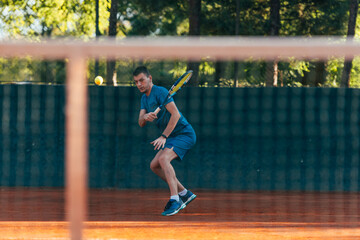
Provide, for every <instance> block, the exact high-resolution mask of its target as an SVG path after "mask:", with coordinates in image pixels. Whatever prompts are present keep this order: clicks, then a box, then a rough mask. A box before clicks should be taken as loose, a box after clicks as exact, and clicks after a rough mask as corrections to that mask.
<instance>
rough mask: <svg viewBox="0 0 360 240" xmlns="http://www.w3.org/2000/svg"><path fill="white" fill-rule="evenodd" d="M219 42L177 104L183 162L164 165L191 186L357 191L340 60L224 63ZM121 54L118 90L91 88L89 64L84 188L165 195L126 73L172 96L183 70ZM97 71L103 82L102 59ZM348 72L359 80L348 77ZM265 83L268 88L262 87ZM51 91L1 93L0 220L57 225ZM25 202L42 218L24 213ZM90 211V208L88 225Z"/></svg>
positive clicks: (13, 87)
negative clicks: (187, 130)
mask: <svg viewBox="0 0 360 240" xmlns="http://www.w3.org/2000/svg"><path fill="white" fill-rule="evenodd" d="M59 44H61V43H59ZM221 44H222V43H221V40H220V42H219V43H218V46H213V47H212V49H216V48H218V50H219V49H220V51H216V52H217V54H218V58H219V59H218V60H214V59H212V58H211V59H207V58H206V56H205V60H204V59H202V60H201V61H200V62H199V65H198V66H199V74H198V79H197V84H198V85H196V86H195V85H194V84H192V85H191V84H190V86H187V87H185V88H183V89H182V90H181V91H180V92H179V93H178V94H177V95H176V96H175V102H176V104H177V106H178V108H179V110H180V111H181V112H182V113H183V114H184V116H185V117H186V118H187V119H188V120H189V122H190V123H191V124H192V126H193V127H194V129H195V131H196V133H197V144H196V145H195V147H194V148H193V149H192V150H191V151H190V152H189V153H188V155H187V156H186V158H185V159H184V161H183V162H182V163H179V162H174V163H173V164H174V167H175V169H176V172H177V176H178V178H179V180H180V181H181V182H182V183H183V184H184V185H186V186H189V187H190V188H193V189H213V190H230V191H255V190H256V191H259V190H260V191H268V190H270V191H310V192H314V191H315V192H328V191H335V192H347V191H355V192H357V191H359V181H360V178H359V153H358V149H359V147H360V146H359V145H360V135H359V132H360V131H359V126H360V125H359V123H360V122H359V121H360V118H359V112H360V104H359V99H360V98H359V97H360V91H359V89H357V88H338V86H339V84H340V79H341V76H340V75H341V74H340V73H339V72H341V70H342V64H343V61H344V59H343V58H340V57H339V56H337V57H338V58H332V57H331V58H328V59H326V58H319V54H318V53H317V48H316V47H313V48H312V51H313V56H312V55H311V54H309V53H307V56H306V59H303V58H301V59H297V58H296V57H291V58H281V60H276V61H275V60H271V59H270V58H269V56H265V57H264V59H265V60H258V59H251V58H250V59H249V58H246V59H245V58H244V59H243V58H241V57H239V59H233V60H228V59H227V57H228V56H227V55H224V56H223V59H222V58H221V57H219V56H220V55H221V49H222V48H223V47H222V46H221ZM81 46H82V45H81V44H79V45H78V47H81ZM309 46H311V43H310V44H309ZM314 46H317V44H315V45H314ZM271 49H272V47H271V46H268V50H269V51H270V50H271ZM353 50H354V52H356V51H358V47H357V46H353ZM263 51H264V53H266V52H267V49H266V48H265V49H264V50H263ZM321 51H322V52H323V51H324V50H323V49H322V50H321ZM328 51H329V52H331V51H332V46H329V47H328ZM350 51H351V49H350V50H349V49H347V52H350ZM95 52H97V53H96V54H97V55H98V56H100V55H101V53H102V52H103V51H102V50H101V49H98V51H96V50H95ZM270 52H271V51H270ZM272 52H274V51H272ZM96 54H94V55H96ZM224 54H225V53H224ZM241 54H242V53H240V52H239V55H241ZM272 54H274V53H272ZM289 54H290V53H289ZM120 55H121V54H120V53H119V59H116V58H115V59H116V76H117V83H118V86H96V85H94V84H93V79H94V77H95V75H94V73H93V72H92V70H93V68H92V67H93V65H94V61H95V60H94V59H93V58H89V61H88V71H89V73H88V81H87V83H88V85H89V87H88V122H89V132H88V136H89V160H88V185H89V188H90V189H115V190H116V189H166V188H167V186H166V184H165V183H164V182H162V181H161V180H160V179H159V178H158V177H156V176H155V175H154V174H153V173H152V172H151V170H150V169H149V163H150V161H151V159H152V158H153V156H154V155H155V152H154V151H153V147H152V146H151V145H150V144H149V142H150V141H151V140H153V139H155V138H156V137H157V136H158V135H159V132H158V131H157V130H156V129H155V126H152V125H150V126H146V127H145V128H140V127H139V126H138V123H137V118H138V114H139V109H140V97H141V95H140V93H139V92H138V90H137V89H136V87H135V86H134V85H133V82H132V75H131V73H132V70H133V69H134V68H135V67H136V66H137V65H143V64H144V65H147V66H148V67H149V69H150V71H151V73H152V75H153V81H154V83H155V84H156V85H161V86H165V87H169V86H170V85H171V84H172V82H173V80H174V79H175V78H176V77H177V76H178V75H180V73H182V71H185V70H186V66H187V63H188V62H187V61H185V60H178V59H175V60H157V59H155V58H154V59H152V58H145V59H141V60H139V59H138V58H128V59H126V60H124V59H122V57H120ZM144 55H146V52H144ZM290 55H291V54H290ZM103 57H106V56H103ZM111 57H112V58H113V57H114V56H111ZM168 57H169V58H172V57H171V56H168V55H167V56H164V57H163V58H168ZM276 57H277V56H276V55H275V54H274V56H273V58H274V59H277V58H276ZM257 58H259V56H257ZM354 61H358V60H357V59H356V58H355V60H354ZM274 62H276V63H277V67H278V70H279V71H277V72H276V74H277V75H276V76H277V78H276V79H277V82H276V84H274V76H275V75H274V74H275V72H274ZM100 66H102V67H103V68H102V69H103V70H102V72H100V74H101V73H102V74H105V70H104V68H105V62H104V60H103V62H101V61H100ZM355 66H356V64H355ZM352 74H353V75H352V76H353V79H354V78H356V76H357V75H358V72H357V69H356V68H355V69H354V71H353V73H352ZM267 82H270V84H268V85H272V86H274V85H276V86H277V87H265V86H266V85H267ZM56 83H57V82H53V84H34V83H31V82H30V83H27V84H25V85H22V84H2V85H0V96H1V103H0V117H1V119H2V121H1V122H0V124H1V134H0V143H1V144H0V156H1V162H0V168H1V178H0V180H1V191H2V192H1V197H0V202H1V204H0V208H1V211H0V212H1V216H0V217H1V220H30V221H31V220H54V221H56V220H64V218H65V216H64V212H63V210H64V209H63V208H64V206H63V204H64V196H63V191H64V177H65V174H66V173H65V167H64V165H65V154H64V153H65V151H66V150H65V147H64V141H65V117H66V116H65V99H66V92H65V86H64V85H61V84H56ZM356 84H357V83H356V82H354V84H353V86H354V87H356V86H357V85H356ZM51 194H53V195H51ZM50 196H55V200H54V199H52V200H49V198H50ZM14 200H16V201H14ZM29 201H31V202H32V204H35V205H36V206H37V207H38V209H39V211H32V210H31V209H28V208H27V205H28V204H29ZM49 201H55V202H57V203H58V204H57V205H56V206H57V208H55V210H54V211H49V209H50V208H51V206H52V204H54V202H52V203H51V202H50V207H49V208H47V207H46V206H47V205H46V203H49ZM95 208H96V209H97V207H96V206H95V207H93V208H90V209H89V211H90V213H89V216H90V218H91V219H94V220H96V213H92V212H91V211H95V210H94V209H95ZM18 209H22V210H18ZM96 211H101V208H100V209H98V210H96Z"/></svg>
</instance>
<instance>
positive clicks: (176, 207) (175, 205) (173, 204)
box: [161, 199, 183, 216]
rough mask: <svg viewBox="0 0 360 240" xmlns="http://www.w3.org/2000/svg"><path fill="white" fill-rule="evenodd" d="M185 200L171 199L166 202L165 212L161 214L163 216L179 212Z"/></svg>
mask: <svg viewBox="0 0 360 240" xmlns="http://www.w3.org/2000/svg"><path fill="white" fill-rule="evenodd" d="M182 205H183V202H182V201H181V199H180V200H179V201H176V200H174V199H170V200H169V202H168V203H167V204H166V206H165V209H164V212H163V213H162V214H161V215H163V216H171V215H174V214H177V213H178V212H179V211H180V210H181V209H182Z"/></svg>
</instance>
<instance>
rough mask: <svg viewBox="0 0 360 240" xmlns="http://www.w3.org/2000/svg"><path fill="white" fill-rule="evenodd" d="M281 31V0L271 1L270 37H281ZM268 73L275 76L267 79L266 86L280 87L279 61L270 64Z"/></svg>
mask: <svg viewBox="0 0 360 240" xmlns="http://www.w3.org/2000/svg"><path fill="white" fill-rule="evenodd" d="M279 31H280V0H271V1H270V29H269V35H270V36H279ZM268 69H269V70H268V72H272V73H273V74H271V75H269V76H267V77H266V82H265V84H266V86H277V85H278V75H279V70H278V61H277V60H274V61H273V62H268Z"/></svg>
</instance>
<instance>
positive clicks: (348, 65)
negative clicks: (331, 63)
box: [340, 0, 359, 87]
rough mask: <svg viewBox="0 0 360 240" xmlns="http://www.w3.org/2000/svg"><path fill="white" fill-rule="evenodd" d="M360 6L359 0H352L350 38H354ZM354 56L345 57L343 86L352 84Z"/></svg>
mask: <svg viewBox="0 0 360 240" xmlns="http://www.w3.org/2000/svg"><path fill="white" fill-rule="evenodd" d="M358 8H359V1H358V0H350V10H349V12H350V14H349V22H348V31H347V38H348V40H350V39H352V38H354V35H355V27H356V18H357V12H358ZM352 63H353V58H348V57H347V58H345V63H344V70H343V73H342V76H341V84H340V86H341V87H349V86H350V73H351V68H352Z"/></svg>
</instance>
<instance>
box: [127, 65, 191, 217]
mask: <svg viewBox="0 0 360 240" xmlns="http://www.w3.org/2000/svg"><path fill="white" fill-rule="evenodd" d="M133 77H134V81H135V84H136V86H137V88H138V89H139V91H140V92H141V93H143V95H142V97H141V109H140V114H139V125H140V127H144V126H145V125H146V124H147V122H154V121H155V123H156V125H157V127H158V128H159V129H160V131H161V136H160V137H158V138H157V139H155V140H154V141H152V142H151V144H152V145H154V150H159V151H158V152H157V154H156V155H155V157H154V158H153V160H152V161H151V163H150V168H151V170H152V171H153V172H154V173H155V174H156V175H158V176H159V177H160V178H161V179H163V180H164V181H165V182H166V183H167V184H168V185H169V189H170V195H171V196H170V200H169V202H168V203H167V204H166V206H165V209H164V212H163V213H162V215H164V216H171V215H174V214H176V213H178V212H179V211H180V210H181V209H183V208H185V207H186V205H187V204H189V203H190V202H191V201H192V200H194V199H195V197H196V195H195V194H193V193H192V192H191V191H190V190H187V189H186V188H185V187H184V186H183V185H182V184H181V183H180V182H179V180H178V179H177V177H176V174H175V170H174V168H173V166H172V165H171V161H172V160H174V159H179V160H182V159H183V157H184V156H185V154H186V153H187V151H188V150H189V149H190V148H191V147H193V146H194V144H195V142H196V135H195V131H194V129H193V128H192V126H191V125H190V124H189V123H188V121H187V120H186V119H185V117H184V116H183V115H182V114H181V113H180V112H179V110H178V109H177V107H176V105H175V102H174V99H173V98H170V99H168V100H167V101H166V102H165V103H164V104H163V106H164V107H162V109H161V110H160V112H159V113H158V114H156V113H154V111H155V109H156V108H157V107H159V106H160V105H161V104H162V103H163V102H164V100H165V99H166V98H167V95H168V90H167V89H166V88H164V87H159V86H156V85H154V84H153V82H152V76H151V75H150V73H149V71H148V69H147V68H146V67H144V66H140V67H137V68H136V69H135V71H134V72H133Z"/></svg>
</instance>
